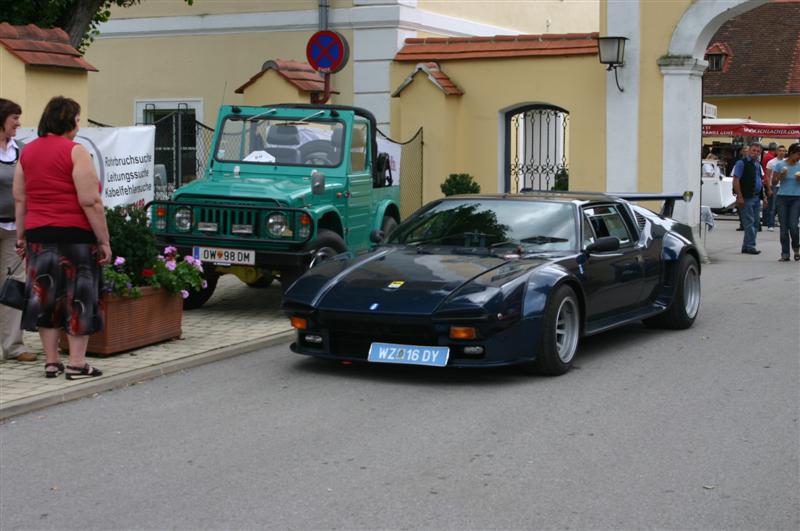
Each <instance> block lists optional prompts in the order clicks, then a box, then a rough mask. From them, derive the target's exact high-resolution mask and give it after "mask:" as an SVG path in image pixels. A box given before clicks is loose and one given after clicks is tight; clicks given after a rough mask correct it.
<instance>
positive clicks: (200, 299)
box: [183, 264, 219, 310]
mask: <svg viewBox="0 0 800 531" xmlns="http://www.w3.org/2000/svg"><path fill="white" fill-rule="evenodd" d="M208 267H213V266H212V265H211V264H209V265H208ZM203 278H204V279H205V281H206V284H207V286H206V288H205V289H202V288H201V289H200V291H192V290H189V296H188V297H186V298H185V299H183V309H184V310H194V309H195V308H199V307H200V306H202V305H204V304H205V303H206V302H208V299H210V298H211V296H212V295H213V294H214V290H215V289H216V287H217V280H219V275H218V274H217V273H216V272H214V271H208V270H206V271H204V272H203Z"/></svg>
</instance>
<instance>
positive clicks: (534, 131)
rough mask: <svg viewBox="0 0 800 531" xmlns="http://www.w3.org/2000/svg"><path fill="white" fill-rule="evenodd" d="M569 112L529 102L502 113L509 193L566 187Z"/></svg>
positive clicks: (567, 175) (567, 178)
mask: <svg viewBox="0 0 800 531" xmlns="http://www.w3.org/2000/svg"><path fill="white" fill-rule="evenodd" d="M568 130H569V112H567V110H566V109H562V108H561V107H556V106H555V105H547V104H528V105H524V106H520V107H516V108H513V109H511V110H509V111H506V113H505V138H504V144H505V182H504V191H505V192H509V193H515V192H519V191H520V190H523V189H529V190H553V189H556V190H567V189H568V186H569V185H568V183H569V165H568V153H567V134H568Z"/></svg>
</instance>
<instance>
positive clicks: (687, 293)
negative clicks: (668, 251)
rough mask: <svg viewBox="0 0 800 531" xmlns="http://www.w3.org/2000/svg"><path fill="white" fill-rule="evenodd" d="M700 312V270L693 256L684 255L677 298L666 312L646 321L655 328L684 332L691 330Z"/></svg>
mask: <svg viewBox="0 0 800 531" xmlns="http://www.w3.org/2000/svg"><path fill="white" fill-rule="evenodd" d="M699 310H700V268H699V267H698V266H697V260H695V259H694V257H693V256H691V255H688V254H686V255H683V256H682V257H681V261H680V262H679V264H678V276H677V281H676V284H675V297H674V298H673V299H672V304H671V305H670V307H669V308H667V310H666V311H664V312H663V313H660V314H658V315H656V316H654V317H649V318H647V319H645V320H644V324H645V325H647V326H650V327H653V328H671V329H673V330H683V329H686V328H689V327H690V326H692V324H693V323H694V320H695V319H696V318H697V313H698V312H699Z"/></svg>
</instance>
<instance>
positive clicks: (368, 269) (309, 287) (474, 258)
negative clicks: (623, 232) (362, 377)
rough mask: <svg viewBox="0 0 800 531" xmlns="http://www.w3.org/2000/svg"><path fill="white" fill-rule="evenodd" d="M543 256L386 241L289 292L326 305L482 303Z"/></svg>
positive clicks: (410, 309) (419, 309)
mask: <svg viewBox="0 0 800 531" xmlns="http://www.w3.org/2000/svg"><path fill="white" fill-rule="evenodd" d="M337 262H338V263H337ZM543 262H544V260H542V259H522V260H521V259H518V258H512V259H508V258H504V257H502V256H480V255H474V254H470V255H459V254H426V253H419V252H417V250H416V249H414V248H410V247H386V248H381V249H380V250H377V251H374V252H372V253H369V254H367V255H366V256H362V257H360V258H357V259H355V260H346V261H335V262H334V263H327V264H323V265H321V266H319V267H317V268H314V269H312V270H311V271H309V272H308V273H307V274H306V275H304V276H303V277H301V278H300V280H298V282H297V283H296V284H295V285H294V286H293V287H292V288H291V289H290V290H289V292H288V293H287V297H288V298H289V299H293V300H295V301H297V302H304V303H305V304H308V305H310V306H314V307H316V308H318V309H319V310H322V311H325V310H332V311H351V312H377V313H397V314H405V315H430V314H432V313H434V312H436V311H438V310H442V309H443V307H445V306H447V309H448V310H451V309H452V310H457V309H469V308H479V307H481V306H483V305H484V304H485V302H486V301H487V300H488V299H490V298H491V297H493V296H494V295H496V294H497V293H498V291H499V290H500V287H501V286H503V285H504V284H506V283H507V282H510V281H512V280H513V279H515V278H518V277H519V276H520V275H521V274H523V273H524V272H525V271H527V270H529V269H530V268H532V267H535V266H537V265H540V264H541V263H543ZM303 299H306V300H303Z"/></svg>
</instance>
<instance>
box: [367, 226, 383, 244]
mask: <svg viewBox="0 0 800 531" xmlns="http://www.w3.org/2000/svg"><path fill="white" fill-rule="evenodd" d="M385 237H386V235H385V234H384V233H383V231H382V230H380V229H373V230H372V232H370V233H369V241H371V242H372V243H377V244H378V245H380V244H382V243H383V239H384V238H385Z"/></svg>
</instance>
